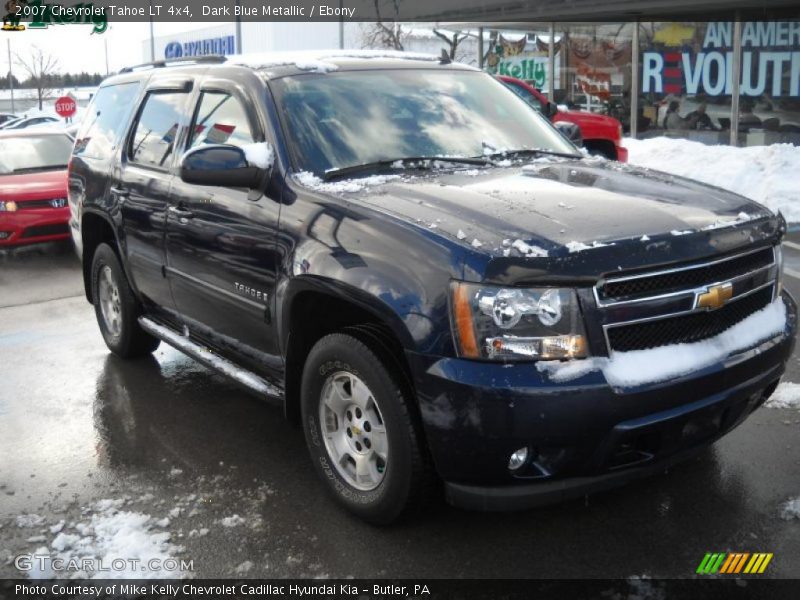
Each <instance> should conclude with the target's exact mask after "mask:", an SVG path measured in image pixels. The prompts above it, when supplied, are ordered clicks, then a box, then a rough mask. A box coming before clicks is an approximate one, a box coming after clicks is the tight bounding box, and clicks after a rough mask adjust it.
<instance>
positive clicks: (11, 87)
mask: <svg viewBox="0 0 800 600" xmlns="http://www.w3.org/2000/svg"><path fill="white" fill-rule="evenodd" d="M6 42H7V43H8V90H9V91H10V92H11V112H12V113H16V112H17V111H16V110H15V109H16V107H15V106H14V74H13V73H12V72H11V40H10V39H7V40H6Z"/></svg>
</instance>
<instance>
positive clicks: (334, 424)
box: [302, 333, 434, 524]
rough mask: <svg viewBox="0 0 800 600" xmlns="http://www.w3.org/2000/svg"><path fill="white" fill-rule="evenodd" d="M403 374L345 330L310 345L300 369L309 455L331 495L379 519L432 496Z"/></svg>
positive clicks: (361, 514)
mask: <svg viewBox="0 0 800 600" xmlns="http://www.w3.org/2000/svg"><path fill="white" fill-rule="evenodd" d="M409 395H410V394H409V392H408V391H407V389H406V386H404V385H403V384H402V378H401V377H399V376H398V374H396V373H395V371H394V369H393V368H392V367H391V366H390V365H389V363H386V362H384V361H382V360H381V359H380V358H379V356H378V353H376V351H375V349H373V348H371V347H369V346H368V345H366V344H365V343H364V342H362V341H361V340H359V339H357V338H355V337H352V336H350V335H347V334H343V333H335V334H331V335H328V336H326V337H324V338H322V339H321V340H319V342H317V344H316V345H315V346H314V347H313V348H312V350H311V352H310V353H309V355H308V359H307V360H306V364H305V367H304V370H303V383H302V409H303V424H304V429H305V435H306V442H307V444H308V448H309V451H310V453H311V458H312V460H313V461H314V466H315V468H316V469H317V472H318V473H319V475H320V476H321V477H322V480H323V481H324V482H325V484H326V486H327V487H328V489H329V490H330V492H331V493H332V494H333V496H334V497H335V498H336V499H337V500H338V501H339V503H340V504H342V505H344V506H345V507H346V508H347V509H348V510H350V511H351V512H353V513H355V514H356V515H358V516H359V517H361V518H362V519H364V520H366V521H369V522H371V523H376V524H386V523H389V522H391V521H394V520H395V519H397V518H398V517H400V516H401V515H402V514H403V513H405V512H406V511H408V510H409V509H411V508H414V507H416V506H419V505H422V504H424V503H425V502H426V501H427V500H428V499H429V498H430V496H431V490H432V489H433V483H434V476H433V473H432V469H431V467H430V463H429V460H428V458H427V453H426V449H425V447H424V443H423V441H422V435H421V431H420V429H419V426H418V423H417V421H416V419H415V418H414V417H413V415H412V414H411V412H410V410H409V409H410V402H411V401H412V399H411V398H410V397H409Z"/></svg>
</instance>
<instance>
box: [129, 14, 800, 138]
mask: <svg viewBox="0 0 800 600" xmlns="http://www.w3.org/2000/svg"><path fill="white" fill-rule="evenodd" d="M476 2H477V4H476ZM472 4H475V6H479V7H480V8H481V9H482V10H481V12H480V15H481V19H480V20H477V19H476V20H473V21H464V20H460V21H455V20H453V18H450V19H447V17H448V16H451V15H449V14H447V13H445V14H443V15H442V17H443V18H442V20H441V21H440V23H439V24H438V27H439V28H440V29H442V30H446V31H450V32H452V31H456V30H458V31H462V32H467V33H468V35H467V36H466V37H465V38H464V39H463V40H461V42H460V43H459V46H458V48H457V51H456V60H458V61H461V62H467V63H470V64H473V65H476V66H480V67H481V68H483V69H485V70H487V71H488V72H490V73H496V74H498V75H509V76H513V77H518V78H520V79H524V80H526V81H529V82H531V83H533V84H534V85H536V87H538V88H539V89H540V90H542V91H543V92H544V93H545V94H546V95H547V96H548V97H549V98H550V99H552V100H553V101H554V102H556V103H558V104H559V105H566V106H568V107H570V108H576V109H583V110H590V111H593V112H600V113H604V114H608V115H611V116H613V117H616V118H617V119H619V120H620V121H621V122H622V124H623V127H624V129H625V131H626V132H627V133H628V134H629V135H632V136H635V137H640V138H642V137H652V136H658V135H667V136H673V137H683V138H688V139H694V140H697V141H701V142H704V143H710V144H716V143H724V144H728V143H730V144H736V145H740V146H753V145H765V144H772V143H782V142H783V143H787V142H788V143H794V144H800V11H798V10H797V9H796V8H793V7H792V6H791V3H783V2H773V3H770V6H771V8H770V10H769V12H767V10H766V9H765V8H764V6H765V4H764V3H754V2H747V1H742V0H728V1H719V0H699V1H698V2H689V1H688V0H675V1H674V2H671V3H670V7H669V8H663V7H660V8H659V5H660V3H654V2H645V1H643V0H642V1H639V0H626V1H623V2H619V1H617V2H613V1H612V2H607V3H604V4H603V5H602V7H598V6H597V4H596V3H594V2H589V1H588V0H572V1H571V2H552V3H547V4H546V5H541V6H540V5H538V3H530V5H531V6H525V3H521V4H520V5H515V8H510V9H509V8H506V9H505V10H504V11H503V12H502V14H500V13H498V14H496V15H495V14H494V13H492V10H491V7H492V6H493V4H494V3H487V2H483V3H480V2H478V0H465V2H464V6H463V9H461V10H459V13H458V15H459V16H460V17H462V19H463V18H469V16H470V14H478V13H477V12H476V11H473V13H471V12H470V10H471V9H470V5H472ZM654 7H656V8H654ZM514 11H516V12H514ZM525 11H528V12H525ZM667 11H668V12H667ZM492 17H496V20H493V18H492ZM527 17H529V18H527ZM581 18H592V19H594V20H593V21H581V20H579V19H581ZM600 19H602V20H600ZM764 19H768V20H764ZM402 26H403V27H404V28H405V30H404V35H403V38H402V39H403V45H404V49H405V50H409V51H414V52H434V53H437V54H438V53H439V52H440V51H441V49H442V48H446V47H447V44H446V43H445V42H444V40H442V39H441V38H439V37H437V36H436V35H435V34H434V32H433V26H432V25H431V24H425V23H403V25H402ZM370 27H374V25H372V24H370V23H338V22H319V23H309V22H304V23H286V22H282V23H278V22H259V23H249V22H242V23H239V24H238V26H237V24H236V23H229V24H224V25H221V26H217V27H210V28H205V29H199V30H194V31H189V32H185V33H183V34H179V35H172V36H165V37H157V38H154V39H153V40H149V39H148V40H145V41H144V42H143V44H142V54H143V59H145V60H150V58H151V56H152V57H153V58H155V59H162V58H178V57H185V56H197V55H205V54H224V55H233V54H237V53H240V52H244V53H252V52H272V51H282V50H304V49H309V50H313V49H326V48H344V49H353V48H363V47H365V43H366V42H367V41H368V40H369V39H370V36H369V35H368V34H369V28H370ZM668 112H677V117H678V118H675V115H673V116H672V118H670V119H668V118H667V116H668ZM703 113H705V115H707V117H708V118H701V119H698V117H697V115H698V114H703Z"/></svg>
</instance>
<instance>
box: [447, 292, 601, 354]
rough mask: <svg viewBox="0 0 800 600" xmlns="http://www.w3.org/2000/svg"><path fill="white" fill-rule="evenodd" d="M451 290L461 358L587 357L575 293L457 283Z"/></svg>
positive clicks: (455, 329)
mask: <svg viewBox="0 0 800 600" xmlns="http://www.w3.org/2000/svg"><path fill="white" fill-rule="evenodd" d="M451 292H452V313H453V330H454V336H455V340H456V346H457V348H458V352H459V355H460V356H464V357H467V358H486V359H492V360H556V359H564V358H582V357H585V356H586V355H587V344H586V336H585V334H584V329H583V321H582V319H581V314H580V309H579V307H578V297H577V295H576V293H575V290H571V289H559V288H501V287H494V286H486V285H480V284H472V283H462V282H453V284H452V289H451Z"/></svg>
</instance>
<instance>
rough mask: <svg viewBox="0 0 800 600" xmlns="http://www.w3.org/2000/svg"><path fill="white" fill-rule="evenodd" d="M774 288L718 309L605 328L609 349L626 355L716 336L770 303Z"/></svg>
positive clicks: (767, 288)
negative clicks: (626, 353)
mask: <svg viewBox="0 0 800 600" xmlns="http://www.w3.org/2000/svg"><path fill="white" fill-rule="evenodd" d="M772 295H773V286H769V287H766V288H764V289H762V290H759V291H758V292H755V293H753V294H750V295H749V296H744V297H742V298H740V299H738V300H734V301H732V302H730V303H729V304H726V305H725V306H724V307H722V308H720V309H719V310H715V311H711V312H706V311H703V312H695V313H689V314H685V315H680V316H677V317H667V318H663V319H658V320H654V321H646V322H644V323H632V324H629V325H620V326H618V327H609V328H608V332H607V335H608V343H609V347H610V349H611V350H614V351H616V352H628V351H631V350H646V349H647V348H657V347H658V346H667V345H669V344H685V343H691V342H698V341H700V340H704V339H708V338H711V337H714V336H716V335H719V334H720V333H722V332H723V331H725V330H726V329H729V328H730V327H733V326H734V325H736V324H737V323H739V322H740V321H743V320H744V319H745V318H747V317H748V316H750V315H751V314H753V313H754V312H756V311H758V310H760V309H762V308H764V307H765V306H767V305H768V304H769V303H770V302H771V301H772Z"/></svg>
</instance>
